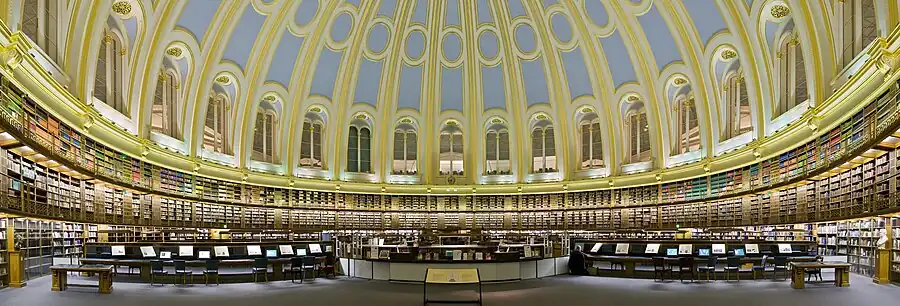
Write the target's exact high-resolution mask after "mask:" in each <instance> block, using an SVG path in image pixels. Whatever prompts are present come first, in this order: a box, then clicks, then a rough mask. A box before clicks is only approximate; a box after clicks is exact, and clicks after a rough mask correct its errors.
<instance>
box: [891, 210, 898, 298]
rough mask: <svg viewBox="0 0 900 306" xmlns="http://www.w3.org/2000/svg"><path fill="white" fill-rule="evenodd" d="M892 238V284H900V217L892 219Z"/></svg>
mask: <svg viewBox="0 0 900 306" xmlns="http://www.w3.org/2000/svg"><path fill="white" fill-rule="evenodd" d="M890 222H891V232H892V234H891V235H892V236H893V237H890V238H891V242H890V246H891V273H890V279H891V281H892V282H895V283H900V217H898V216H893V217H890Z"/></svg>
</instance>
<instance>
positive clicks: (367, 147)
mask: <svg viewBox="0 0 900 306" xmlns="http://www.w3.org/2000/svg"><path fill="white" fill-rule="evenodd" d="M371 136H372V135H371V132H370V131H369V129H367V128H362V129H360V131H359V171H360V172H371V171H372V168H371V165H372V162H371V161H372V160H371V150H372V142H371V139H372V138H371Z"/></svg>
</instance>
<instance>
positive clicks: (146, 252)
mask: <svg viewBox="0 0 900 306" xmlns="http://www.w3.org/2000/svg"><path fill="white" fill-rule="evenodd" d="M141 256H143V257H144V258H153V257H156V250H154V249H153V247H152V246H142V247H141Z"/></svg>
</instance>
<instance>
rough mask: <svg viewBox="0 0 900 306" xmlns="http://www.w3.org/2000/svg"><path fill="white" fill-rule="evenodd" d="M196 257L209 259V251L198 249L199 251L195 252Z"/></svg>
mask: <svg viewBox="0 0 900 306" xmlns="http://www.w3.org/2000/svg"><path fill="white" fill-rule="evenodd" d="M197 258H200V259H209V251H199V252H197Z"/></svg>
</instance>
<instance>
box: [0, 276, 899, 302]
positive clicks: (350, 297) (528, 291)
mask: <svg viewBox="0 0 900 306" xmlns="http://www.w3.org/2000/svg"><path fill="white" fill-rule="evenodd" d="M830 277H832V276H831V275H827V274H826V275H825V278H826V279H828V278H830ZM77 281H83V282H87V281H89V280H83V279H79V278H77V277H70V282H77ZM850 283H851V287H850V288H835V287H832V285H831V284H830V283H829V284H816V285H811V286H809V287H808V289H806V290H794V289H791V288H790V281H769V280H766V281H750V280H743V281H741V282H731V283H726V282H724V281H718V282H713V283H700V282H698V283H693V284H691V283H684V284H682V283H679V282H666V283H662V282H654V281H652V280H645V279H620V278H604V277H590V276H581V277H578V276H557V277H550V278H545V279H539V280H527V281H521V282H515V283H505V284H490V285H484V288H483V289H484V305H488V306H492V305H515V306H532V305H534V306H538V305H541V306H546V305H554V304H557V303H562V304H561V305H579V304H580V305H616V306H618V305H648V306H649V305H654V306H656V305H664V306H680V305H685V306H687V305H690V306H698V305H728V306H742V305H753V306H758V305H790V306H804V305H810V306H812V305H815V306H830V305H835V306H837V305H842V306H843V305H864V306H877V305H898V304H897V301H900V287H898V286H894V285H875V284H873V283H872V281H871V280H870V279H869V278H866V277H862V276H857V275H853V276H852V278H851V282H850ZM460 289H464V288H460ZM429 291H430V293H433V294H440V295H441V297H443V298H448V297H450V296H451V295H452V296H453V297H452V298H464V297H466V296H465V293H466V292H463V293H457V294H454V293H449V294H448V293H447V292H443V293H442V292H437V291H434V292H432V291H431V289H429ZM473 293H474V292H472V291H470V292H468V294H469V297H472V296H474V295H473ZM430 298H439V297H438V296H430ZM421 304H422V285H420V284H397V283H389V282H382V281H368V280H361V279H348V278H340V279H333V280H332V279H321V278H320V279H316V280H314V281H312V282H306V283H304V284H302V285H301V284H299V283H298V284H292V283H291V282H290V281H281V282H271V283H265V284H262V283H260V284H246V283H245V284H223V285H221V286H218V287H215V286H211V287H206V286H202V285H197V286H193V287H176V286H173V285H166V286H164V287H150V286H149V285H148V284H143V283H124V282H119V283H115V284H114V287H113V293H112V294H110V295H100V294H97V293H96V289H95V288H70V289H69V290H68V291H65V292H51V291H50V277H42V278H39V279H35V280H31V281H29V283H28V286H26V287H25V288H23V289H13V288H6V289H2V290H0V305H2V306H20V305H21V306H38V305H53V306H56V305H66V306H68V305H72V306H121V305H129V306H151V305H152V306H198V305H216V306H253V305H265V306H277V305H304V306H313V305H323V306H324V305H327V306H338V305H340V306H343V305H367V306H382V305H383V306H388V305H390V306H400V305H421ZM557 305H559V304H557Z"/></svg>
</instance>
